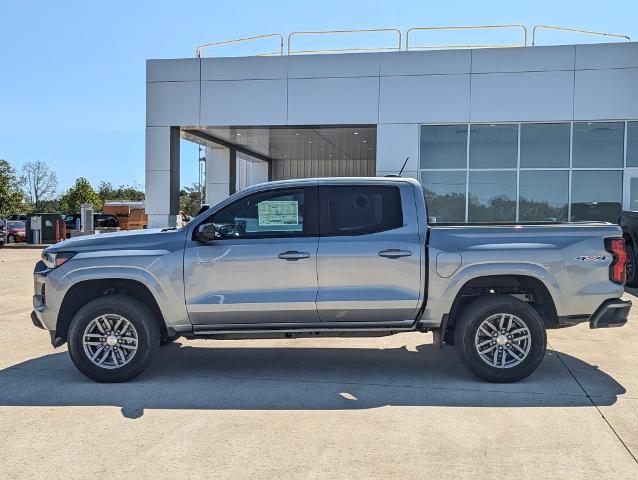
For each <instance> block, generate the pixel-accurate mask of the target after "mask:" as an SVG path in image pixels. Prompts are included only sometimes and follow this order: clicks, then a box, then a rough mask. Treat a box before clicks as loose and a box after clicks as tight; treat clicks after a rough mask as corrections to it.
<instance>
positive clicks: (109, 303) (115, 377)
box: [68, 295, 160, 383]
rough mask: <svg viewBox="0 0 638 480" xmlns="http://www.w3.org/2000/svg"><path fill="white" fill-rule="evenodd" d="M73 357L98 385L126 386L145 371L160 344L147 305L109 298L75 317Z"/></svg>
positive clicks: (125, 298)
mask: <svg viewBox="0 0 638 480" xmlns="http://www.w3.org/2000/svg"><path fill="white" fill-rule="evenodd" d="M68 341H69V354H70V356H71V360H73V363H74V364H75V366H76V367H77V368H78V370H80V372H82V373H83V374H84V375H86V376H87V377H89V378H90V379H92V380H95V381H97V382H109V383H111V382H125V381H127V380H130V379H132V378H134V377H136V376H137V375H139V374H140V373H142V371H144V369H145V368H146V367H147V366H148V365H149V364H150V363H151V360H152V359H153V356H154V354H155V352H156V351H157V349H158V348H159V344H160V331H159V326H158V324H157V321H156V320H155V318H154V317H153V313H152V312H151V310H149V309H148V308H147V307H146V305H144V304H143V303H141V302H139V301H137V300H135V299H134V298H132V297H129V296H126V295H106V296H104V297H100V298H96V299H95V300H92V301H90V302H89V303H87V304H86V305H84V306H83V307H82V308H81V309H80V310H78V312H77V313H76V314H75V316H74V317H73V320H72V321H71V325H70V327H69V334H68Z"/></svg>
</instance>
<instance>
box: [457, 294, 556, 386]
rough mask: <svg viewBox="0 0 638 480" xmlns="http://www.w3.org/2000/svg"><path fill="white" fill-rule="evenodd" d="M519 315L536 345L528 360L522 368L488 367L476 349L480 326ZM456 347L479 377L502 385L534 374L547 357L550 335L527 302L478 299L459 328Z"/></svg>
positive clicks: (464, 360)
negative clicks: (497, 316) (493, 319)
mask: <svg viewBox="0 0 638 480" xmlns="http://www.w3.org/2000/svg"><path fill="white" fill-rule="evenodd" d="M500 313H505V314H513V315H516V316H517V317H518V318H519V319H520V320H521V321H522V322H523V323H524V324H525V326H526V327H527V328H528V329H529V331H530V335H531V340H532V345H531V348H530V351H529V353H528V354H527V357H526V358H525V359H524V360H523V361H522V362H521V363H520V364H518V365H516V366H514V367H509V368H497V367H493V366H490V365H488V364H487V363H486V362H485V361H484V360H483V359H482V358H481V357H480V355H479V353H478V351H477V350H476V346H475V343H474V342H475V335H476V332H477V330H478V327H479V325H481V323H482V322H483V321H484V320H485V319H486V318H488V317H490V316H492V315H495V314H500ZM454 344H455V347H456V349H457V352H458V354H459V356H460V357H461V360H462V361H463V363H464V364H465V365H466V366H467V367H468V368H469V369H470V370H471V371H472V372H473V373H474V374H475V375H477V376H478V377H480V378H482V379H484V380H487V381H490V382H498V383H507V382H515V381H518V380H521V379H523V378H525V377H527V376H528V375H530V374H531V373H532V372H533V371H534V370H536V368H538V366H539V365H540V363H541V361H542V360H543V358H544V357H545V351H546V349H547V333H546V331H545V326H544V323H543V320H542V318H541V317H540V315H539V314H538V312H537V311H536V310H534V308H532V307H531V306H529V305H527V304H526V303H525V302H523V301H521V300H518V299H516V298H513V297H508V296H498V297H494V298H491V297H487V298H484V299H478V300H476V301H474V302H472V303H471V304H470V305H468V306H467V307H466V308H465V309H464V311H463V313H462V314H461V318H460V319H459V323H458V325H457V326H456V328H455V339H454Z"/></svg>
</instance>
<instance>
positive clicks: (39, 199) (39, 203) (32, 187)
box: [20, 160, 58, 212]
mask: <svg viewBox="0 0 638 480" xmlns="http://www.w3.org/2000/svg"><path fill="white" fill-rule="evenodd" d="M20 183H21V185H22V190H23V191H24V194H25V196H26V197H27V198H28V199H29V201H30V202H31V204H32V205H33V207H34V208H35V211H36V212H41V211H42V208H43V206H44V202H47V201H49V200H51V199H53V196H54V195H55V192H56V190H57V189H58V177H57V176H56V175H55V172H54V171H53V170H51V169H50V168H49V166H48V165H47V164H46V163H44V162H43V161H41V160H38V161H36V162H27V163H25V164H24V166H23V167H22V176H21V179H20Z"/></svg>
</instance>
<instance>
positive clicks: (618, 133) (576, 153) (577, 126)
mask: <svg viewBox="0 0 638 480" xmlns="http://www.w3.org/2000/svg"><path fill="white" fill-rule="evenodd" d="M624 135H625V124H624V123H623V122H581V123H574V146H573V161H572V166H573V167H574V168H622V166H623V151H624V147H623V143H624Z"/></svg>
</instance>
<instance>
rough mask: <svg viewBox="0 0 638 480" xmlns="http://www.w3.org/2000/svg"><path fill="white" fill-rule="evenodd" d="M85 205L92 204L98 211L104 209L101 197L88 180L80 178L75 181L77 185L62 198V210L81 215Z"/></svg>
mask: <svg viewBox="0 0 638 480" xmlns="http://www.w3.org/2000/svg"><path fill="white" fill-rule="evenodd" d="M83 203H90V204H91V205H93V207H94V208H95V210H96V211H99V210H101V209H102V200H100V197H99V195H98V194H97V193H96V192H95V190H93V187H91V184H90V183H89V181H88V180H87V179H86V178H84V177H80V178H78V179H77V180H76V181H75V185H73V186H72V187H71V188H69V189H68V190H67V191H66V192H65V193H64V194H63V195H62V197H60V210H62V211H63V212H65V213H79V212H80V206H81V205H82V204H83Z"/></svg>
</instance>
